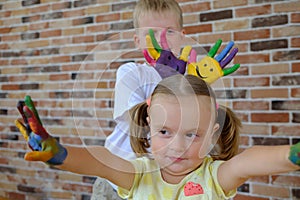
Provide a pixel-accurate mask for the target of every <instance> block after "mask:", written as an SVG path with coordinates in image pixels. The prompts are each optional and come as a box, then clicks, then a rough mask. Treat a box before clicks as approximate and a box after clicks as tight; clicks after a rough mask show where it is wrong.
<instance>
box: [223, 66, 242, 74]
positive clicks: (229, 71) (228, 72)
mask: <svg viewBox="0 0 300 200" xmlns="http://www.w3.org/2000/svg"><path fill="white" fill-rule="evenodd" d="M238 68H240V64H235V65H233V66H232V67H230V68H228V69H223V74H224V75H223V76H227V75H229V74H232V73H233V72H235V71H236V70H238Z"/></svg>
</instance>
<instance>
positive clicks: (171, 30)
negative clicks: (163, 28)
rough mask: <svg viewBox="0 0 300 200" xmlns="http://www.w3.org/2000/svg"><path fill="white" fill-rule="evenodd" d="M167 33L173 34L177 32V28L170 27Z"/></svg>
mask: <svg viewBox="0 0 300 200" xmlns="http://www.w3.org/2000/svg"><path fill="white" fill-rule="evenodd" d="M167 33H168V34H173V33H175V30H173V29H168V30H167Z"/></svg>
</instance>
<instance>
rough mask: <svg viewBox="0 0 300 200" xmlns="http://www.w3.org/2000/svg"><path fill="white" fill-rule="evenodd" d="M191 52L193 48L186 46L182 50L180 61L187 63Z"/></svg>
mask: <svg viewBox="0 0 300 200" xmlns="http://www.w3.org/2000/svg"><path fill="white" fill-rule="evenodd" d="M191 50H192V47H191V46H185V47H184V48H183V49H182V52H181V55H180V56H179V59H180V60H183V61H184V62H187V61H188V57H189V55H190V52H191Z"/></svg>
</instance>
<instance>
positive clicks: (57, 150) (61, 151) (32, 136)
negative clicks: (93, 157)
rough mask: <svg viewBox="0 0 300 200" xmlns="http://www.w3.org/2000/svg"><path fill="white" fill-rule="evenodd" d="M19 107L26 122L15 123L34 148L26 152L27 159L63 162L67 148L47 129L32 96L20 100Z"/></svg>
mask: <svg viewBox="0 0 300 200" xmlns="http://www.w3.org/2000/svg"><path fill="white" fill-rule="evenodd" d="M17 108H18V110H19V112H20V114H21V116H22V118H23V122H24V124H23V122H21V121H20V120H16V121H15V124H16V126H17V128H18V129H19V130H20V132H21V133H22V135H23V136H24V138H25V140H26V141H27V142H28V146H29V147H30V148H31V150H32V152H28V153H26V154H25V157H24V158H25V160H28V161H43V162H46V163H47V164H50V165H59V164H62V163H63V161H64V160H65V159H66V157H67V150H66V149H65V148H64V147H63V146H62V145H61V144H59V142H58V141H57V140H56V139H55V138H53V137H52V136H51V135H49V134H48V132H47V131H46V130H45V128H44V127H43V125H42V122H41V120H40V118H39V115H38V112H37V111H36V109H35V106H34V104H33V102H32V100H31V98H30V96H26V97H25V102H23V101H20V102H19V103H18V105H17Z"/></svg>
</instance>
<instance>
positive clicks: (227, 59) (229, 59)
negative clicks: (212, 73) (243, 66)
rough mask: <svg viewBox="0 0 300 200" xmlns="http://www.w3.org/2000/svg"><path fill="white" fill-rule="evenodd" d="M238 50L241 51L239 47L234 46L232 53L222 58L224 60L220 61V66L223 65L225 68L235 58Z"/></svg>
mask: <svg viewBox="0 0 300 200" xmlns="http://www.w3.org/2000/svg"><path fill="white" fill-rule="evenodd" d="M238 51H239V50H238V48H234V49H233V50H232V51H231V52H230V54H229V55H228V56H227V57H226V58H225V59H224V60H222V61H221V62H220V66H221V67H222V68H224V67H225V66H226V65H227V64H228V63H230V61H232V59H233V58H234V56H235V55H236V54H237V52H238Z"/></svg>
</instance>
